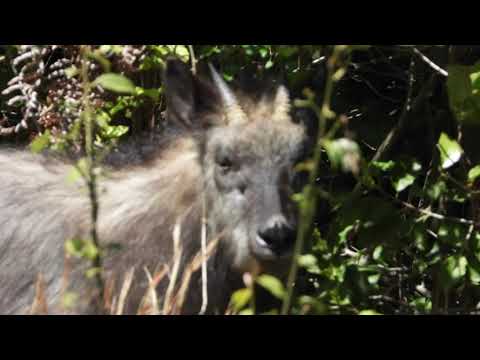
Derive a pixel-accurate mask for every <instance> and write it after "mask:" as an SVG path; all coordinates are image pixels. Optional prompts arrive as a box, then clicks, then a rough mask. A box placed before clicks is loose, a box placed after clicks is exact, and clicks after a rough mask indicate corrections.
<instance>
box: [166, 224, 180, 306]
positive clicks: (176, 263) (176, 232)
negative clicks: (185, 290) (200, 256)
mask: <svg viewBox="0 0 480 360" xmlns="http://www.w3.org/2000/svg"><path fill="white" fill-rule="evenodd" d="M180 237H181V221H180V219H177V222H176V223H175V226H174V228H173V267H172V274H171V276H170V282H169V284H168V287H167V292H166V293H165V301H164V303H163V314H164V315H166V314H168V313H169V312H170V310H171V308H172V307H173V302H172V295H173V290H174V288H175V283H176V281H177V277H178V272H179V269H180V262H181V258H182V246H181V244H180Z"/></svg>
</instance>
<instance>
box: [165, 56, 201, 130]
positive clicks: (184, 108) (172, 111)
mask: <svg viewBox="0 0 480 360" xmlns="http://www.w3.org/2000/svg"><path fill="white" fill-rule="evenodd" d="M164 87H165V98H166V102H167V112H168V117H169V118H170V119H173V120H175V121H179V122H181V123H183V124H186V125H190V124H191V122H192V120H193V115H194V113H195V99H194V79H193V76H192V74H191V72H190V69H189V68H188V67H187V65H186V64H184V63H183V62H181V61H180V60H177V59H168V60H167V64H166V69H165V73H164Z"/></svg>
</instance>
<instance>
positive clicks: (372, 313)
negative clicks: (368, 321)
mask: <svg viewBox="0 0 480 360" xmlns="http://www.w3.org/2000/svg"><path fill="white" fill-rule="evenodd" d="M358 315H382V314H380V313H379V312H377V311H376V310H362V311H360V312H359V313H358Z"/></svg>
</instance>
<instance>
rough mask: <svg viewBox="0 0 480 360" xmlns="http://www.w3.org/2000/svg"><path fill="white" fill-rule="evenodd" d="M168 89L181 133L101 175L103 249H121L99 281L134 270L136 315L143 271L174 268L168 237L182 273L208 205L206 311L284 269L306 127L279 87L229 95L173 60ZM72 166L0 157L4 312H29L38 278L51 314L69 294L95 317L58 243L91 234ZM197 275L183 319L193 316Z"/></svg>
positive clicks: (8, 154) (78, 268) (128, 309)
mask: <svg viewBox="0 0 480 360" xmlns="http://www.w3.org/2000/svg"><path fill="white" fill-rule="evenodd" d="M165 87H166V97H167V106H168V109H167V110H168V117H169V120H170V121H172V122H176V123H181V124H183V125H184V126H183V127H182V128H183V130H180V131H177V132H176V133H175V134H172V135H170V134H168V133H166V134H165V135H164V140H163V143H162V144H161V146H159V147H158V149H157V150H156V151H154V152H153V153H152V154H151V155H150V156H149V157H148V159H146V160H145V161H143V162H139V163H135V164H133V165H130V166H126V167H123V168H121V169H111V171H107V172H106V176H104V177H101V178H100V179H99V186H98V203H99V215H98V224H97V227H98V237H99V239H100V243H101V245H102V248H103V247H108V245H109V244H118V245H120V248H119V249H118V250H111V251H107V252H105V254H104V256H103V257H102V258H103V267H104V274H103V275H104V279H106V280H108V281H107V283H108V284H111V283H110V282H109V281H110V280H112V279H115V284H116V285H115V286H114V287H113V289H114V293H115V294H117V295H118V293H119V290H120V288H121V285H122V282H123V280H124V277H125V274H126V273H127V272H128V270H129V269H131V268H134V269H135V272H134V277H133V281H132V285H131V287H130V289H129V292H128V295H127V297H126V303H125V308H124V312H125V313H136V312H137V310H138V308H139V305H140V303H141V300H142V298H143V296H144V295H145V293H146V291H147V288H148V278H147V276H146V273H145V268H146V269H148V271H149V272H150V273H151V274H155V272H156V271H157V270H159V269H162V265H163V264H169V265H170V266H171V265H172V258H173V252H174V251H173V240H172V234H173V233H174V232H175V231H177V232H178V233H179V234H180V245H181V249H182V262H181V264H180V269H184V268H185V265H186V264H188V263H189V262H190V261H191V260H192V258H193V257H194V256H195V255H197V254H198V253H199V251H200V244H201V241H200V240H201V234H202V211H203V209H204V207H203V201H205V209H206V216H207V226H206V229H207V240H208V241H209V242H210V241H213V240H215V239H216V238H218V239H219V243H218V246H217V248H216V250H215V252H214V254H213V255H212V256H211V257H210V259H209V261H208V268H207V280H208V305H209V306H208V311H209V312H211V313H215V312H216V313H222V312H223V311H225V307H226V305H227V303H228V300H229V298H230V295H231V293H232V291H233V290H234V289H235V288H236V287H237V286H239V284H241V276H242V274H243V273H244V272H251V271H258V270H260V271H268V272H272V273H274V274H281V273H282V272H285V271H286V270H288V265H289V260H290V257H289V255H290V250H291V248H292V245H293V242H294V238H295V222H296V221H295V207H294V206H293V204H292V202H291V201H290V198H289V196H290V190H289V185H290V183H291V178H292V168H293V165H294V161H295V158H296V157H297V155H298V154H299V151H300V149H301V145H302V143H303V141H304V137H305V134H304V129H303V127H302V126H301V125H300V124H296V123H294V122H292V121H291V119H290V115H289V99H288V94H287V92H286V90H285V89H284V88H283V87H281V88H279V89H278V91H276V92H274V93H272V94H271V95H268V96H265V97H263V98H262V97H260V98H256V99H252V98H249V97H240V96H235V95H234V94H233V92H232V91H230V89H228V87H227V86H226V84H225V83H224V82H223V81H222V80H221V79H220V78H219V76H218V74H216V73H215V72H213V81H204V80H200V79H199V78H197V77H194V76H192V75H191V74H190V72H189V70H188V69H187V68H186V66H184V65H183V64H181V63H178V62H176V61H171V62H169V64H168V66H167V70H166V74H165ZM71 169H72V167H71V165H70V164H68V163H65V162H62V161H59V160H54V159H48V158H47V159H46V158H44V157H43V156H40V155H33V154H30V153H28V152H21V151H12V150H8V151H5V150H4V151H1V152H0V183H1V186H0V209H1V210H0V214H1V216H0V313H2V314H22V313H28V312H29V311H30V308H31V305H32V302H33V300H34V297H35V284H36V282H37V279H38V275H39V274H41V276H42V281H43V284H44V287H45V294H44V295H45V296H44V297H45V299H46V300H47V304H46V305H47V308H48V311H49V313H55V312H56V311H59V310H58V309H59V308H58V306H57V305H58V304H59V303H60V302H61V299H60V296H61V294H64V293H65V290H68V291H73V292H75V293H77V294H78V295H79V298H78V299H77V301H76V306H74V307H73V308H72V309H71V311H72V312H73V313H92V312H93V308H92V304H91V303H90V302H88V301H85V302H83V301H82V300H84V299H88V296H87V295H86V294H90V293H91V291H92V289H94V288H95V282H94V281H93V280H92V279H90V280H89V279H86V278H85V276H84V271H85V261H84V260H82V261H79V260H75V259H74V258H70V259H69V260H68V261H67V262H66V260H65V259H66V258H65V247H64V244H65V241H66V240H69V239H88V238H89V236H90V227H91V208H90V206H91V204H90V199H89V196H88V193H87V190H86V188H84V187H81V186H79V183H78V182H76V183H72V182H69V181H67V176H68V174H69V173H70V171H71ZM107 170H108V169H107ZM82 264H83V265H82ZM171 271H172V268H170V272H171ZM200 273H201V272H200V271H197V272H196V273H195V275H194V276H193V278H192V279H191V281H190V286H189V291H188V294H187V297H186V301H185V304H184V306H183V308H182V313H187V314H194V313H197V312H198V311H199V309H200V305H201V303H202V281H201V276H200ZM181 275H182V270H180V273H179V278H180V279H179V280H178V281H177V283H179V282H180V280H181ZM66 279H67V282H65V280H66ZM66 283H68V286H67V287H65V284H66ZM168 283H169V278H168V277H165V278H164V279H163V280H162V281H161V282H160V284H159V285H158V287H157V289H156V290H157V293H158V296H159V300H160V303H161V300H162V298H163V296H164V295H165V291H166V288H167V286H168ZM37 290H38V289H37ZM37 295H38V294H37ZM117 299H118V297H117ZM160 308H161V305H160Z"/></svg>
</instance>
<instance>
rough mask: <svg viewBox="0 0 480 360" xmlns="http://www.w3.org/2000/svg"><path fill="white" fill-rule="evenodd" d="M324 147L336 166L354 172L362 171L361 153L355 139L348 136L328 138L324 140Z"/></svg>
mask: <svg viewBox="0 0 480 360" xmlns="http://www.w3.org/2000/svg"><path fill="white" fill-rule="evenodd" d="M324 147H325V150H326V152H327V155H328V158H329V159H330V162H331V163H332V166H333V167H334V168H340V169H342V170H343V171H344V172H351V173H353V174H358V173H359V172H360V161H361V153H360V147H359V146H358V144H357V143H356V142H355V141H353V140H350V139H347V138H342V139H338V140H333V141H331V140H327V141H325V142H324Z"/></svg>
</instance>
